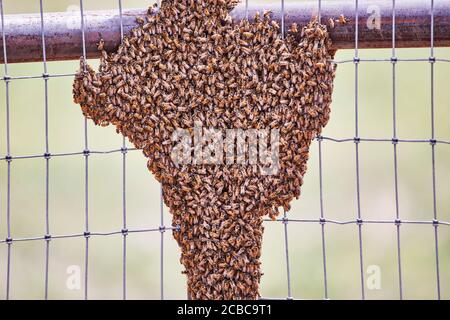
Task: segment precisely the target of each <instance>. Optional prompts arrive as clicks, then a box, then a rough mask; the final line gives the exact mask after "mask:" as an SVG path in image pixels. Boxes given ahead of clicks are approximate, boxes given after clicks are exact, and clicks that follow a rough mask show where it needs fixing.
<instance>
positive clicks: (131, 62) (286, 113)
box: [73, 0, 335, 299]
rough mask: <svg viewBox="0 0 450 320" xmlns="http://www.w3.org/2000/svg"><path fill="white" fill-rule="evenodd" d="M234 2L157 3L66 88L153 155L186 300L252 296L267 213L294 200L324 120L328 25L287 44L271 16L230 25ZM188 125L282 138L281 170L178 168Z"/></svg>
mask: <svg viewBox="0 0 450 320" xmlns="http://www.w3.org/2000/svg"><path fill="white" fill-rule="evenodd" d="M237 2H238V1H237V0H201V1H200V0H196V1H194V0H166V1H163V2H162V5H161V8H160V9H159V11H157V12H155V11H154V9H153V8H150V9H149V11H148V15H147V18H146V19H144V20H141V21H138V22H139V24H140V26H139V27H137V28H135V29H134V30H133V31H132V34H130V35H129V36H127V37H125V38H124V39H123V44H122V45H121V46H120V47H119V48H118V50H117V52H115V53H112V54H107V53H106V52H105V51H103V57H102V59H101V63H100V70H99V72H98V73H96V72H95V71H94V70H93V69H92V68H91V67H90V66H88V65H86V64H85V62H84V61H83V60H82V61H81V70H80V71H79V72H78V74H77V75H76V77H75V82H74V86H73V94H74V101H75V102H76V103H78V104H80V105H81V109H82V111H83V114H84V115H85V116H86V117H87V118H89V119H92V120H93V121H94V122H95V124H97V125H101V126H107V125H109V124H113V125H115V126H116V128H117V132H118V133H121V134H123V135H124V136H125V137H127V138H128V139H129V140H130V141H131V142H132V143H133V144H134V145H135V146H136V148H139V149H142V150H143V152H144V155H145V156H146V157H147V158H148V169H149V170H150V171H151V172H152V173H153V174H154V175H155V177H156V179H157V180H158V181H159V182H160V183H161V184H162V187H163V196H164V202H165V204H166V205H167V206H168V207H169V209H170V212H171V214H172V216H173V221H172V223H173V226H178V227H179V229H178V230H177V231H174V237H175V239H176V241H177V242H178V244H179V246H180V247H181V260H180V261H181V263H182V264H183V265H184V267H185V271H184V273H185V274H186V275H187V282H188V295H189V297H190V298H192V299H257V298H259V290H258V287H259V282H260V278H261V275H262V273H261V268H260V261H259V258H260V255H261V243H262V235H263V225H262V219H263V216H266V215H268V216H270V217H271V218H275V217H276V216H277V215H278V210H279V208H283V209H284V210H289V208H290V202H291V201H292V200H293V199H294V198H298V197H299V196H300V187H301V185H302V183H303V176H304V174H305V172H306V162H307V160H308V153H309V146H310V144H311V141H312V140H313V139H314V138H315V137H316V136H317V135H318V134H320V132H321V130H322V128H323V127H324V126H325V125H326V123H327V122H328V119H329V114H330V108H329V106H330V103H331V94H332V90H333V79H334V74H335V66H334V65H333V63H332V59H333V56H334V51H332V50H331V41H330V39H329V36H328V32H327V28H326V26H324V25H321V24H319V23H318V22H317V21H312V22H310V23H309V24H308V25H307V26H305V27H304V28H301V29H299V30H297V26H296V25H293V26H292V27H291V29H290V32H289V33H287V35H286V38H285V39H282V37H281V30H280V26H279V25H278V23H277V22H276V21H272V20H271V18H270V13H268V12H266V13H264V14H262V15H259V14H257V15H256V16H255V17H254V19H252V20H251V21H247V20H244V21H241V22H236V23H233V21H232V19H231V17H230V15H229V12H230V11H231V10H232V9H233V8H234V7H235V5H236V4H237ZM298 33H300V36H301V37H300V39H301V41H298V40H295V39H296V37H295V36H296V35H297V36H298ZM297 38H298V37H297ZM100 49H101V47H100ZM195 123H201V124H202V126H203V127H207V128H219V129H223V130H225V129H231V128H236V129H261V128H266V129H279V132H280V140H279V159H280V165H279V171H278V173H277V174H276V175H262V174H261V168H260V167H259V166H258V165H255V164H249V163H247V164H245V165H242V164H231V165H227V164H223V165H210V164H203V165H193V164H184V165H178V166H177V165H175V164H174V163H173V162H172V160H171V151H172V148H173V146H174V144H175V142H174V141H172V134H173V133H174V131H176V130H177V129H179V128H181V129H187V130H190V131H192V128H194V126H195Z"/></svg>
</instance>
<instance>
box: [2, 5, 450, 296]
mask: <svg viewBox="0 0 450 320" xmlns="http://www.w3.org/2000/svg"><path fill="white" fill-rule="evenodd" d="M117 1H118V6H119V16H120V33H121V38H122V39H123V36H124V30H123V21H122V0H117ZM351 1H354V4H355V20H356V21H355V49H354V57H353V59H351V60H340V61H336V60H335V61H333V62H334V63H335V64H336V65H339V64H346V63H353V64H354V72H355V83H354V87H355V96H354V110H355V131H354V132H355V135H354V137H351V138H344V139H337V138H333V137H327V136H322V135H320V136H318V137H317V138H316V140H317V142H318V143H317V144H318V162H319V163H318V167H319V201H320V217H319V218H318V219H289V218H288V216H287V214H288V213H287V212H284V213H283V216H282V218H279V219H276V220H270V219H264V222H272V221H274V222H281V223H282V224H283V225H284V244H285V264H286V275H287V278H286V281H287V296H286V297H285V298H281V299H288V300H290V299H293V297H292V291H291V272H290V262H289V245H288V238H289V236H288V224H289V223H319V224H320V226H321V241H322V261H323V298H324V299H329V294H328V281H327V279H328V278H327V262H326V261H327V260H326V257H327V254H326V241H325V239H326V237H325V235H326V233H325V226H326V225H327V224H334V225H349V224H354V225H355V226H356V227H357V233H358V241H359V264H360V268H359V269H360V282H361V299H365V290H364V257H363V241H362V234H363V225H364V224H391V225H395V226H396V236H397V237H396V238H397V241H396V247H397V265H398V290H399V299H403V281H402V280H403V278H402V260H401V241H400V233H401V232H400V231H401V225H402V224H416V225H431V226H432V227H433V228H434V240H435V241H434V242H435V243H434V246H435V266H436V292H437V299H441V286H440V270H439V246H438V226H446V227H450V222H448V221H442V220H439V219H438V213H437V206H436V193H437V192H436V166H435V148H436V145H438V144H439V145H450V141H447V140H437V139H436V137H435V117H434V65H435V63H436V62H450V59H443V58H436V57H434V0H429V1H430V19H431V39H430V56H429V57H428V58H414V59H400V58H397V57H396V39H395V31H396V21H395V17H396V16H395V14H396V10H395V9H396V6H395V3H396V2H395V0H392V48H391V50H392V56H391V58H390V59H362V58H360V57H359V50H358V35H359V30H358V21H359V16H358V9H359V3H358V0H351ZM248 2H249V0H245V17H246V18H247V19H248ZM79 4H80V15H81V30H80V31H81V34H82V41H83V52H82V55H83V57H84V58H85V59H86V43H85V22H84V9H83V0H80V2H79ZM157 4H158V7H159V6H160V1H157ZM39 5H40V6H39V7H40V16H41V37H42V52H43V61H42V63H43V73H42V75H26V76H16V77H11V76H8V60H7V48H6V36H5V30H4V11H3V0H0V14H1V26H2V40H3V56H4V61H5V63H4V76H3V77H2V78H0V79H1V80H3V81H4V82H5V90H6V101H5V107H6V155H5V156H4V157H0V161H5V162H6V164H7V190H6V191H7V194H6V226H7V238H6V239H4V240H0V244H5V245H6V246H7V261H6V299H9V298H10V275H11V268H10V267H11V250H12V244H13V243H15V242H27V241H39V240H43V241H45V244H46V245H45V269H44V270H45V275H44V281H45V292H44V298H45V299H48V282H49V260H50V249H51V246H50V243H51V240H54V239H67V238H85V260H84V262H85V264H84V299H88V293H89V291H88V288H89V286H88V284H89V281H88V280H89V273H88V270H89V239H90V238H91V237H99V236H111V235H118V234H121V235H122V236H123V248H122V253H123V255H122V297H123V299H126V298H127V275H126V267H127V236H128V235H129V234H134V233H150V232H159V233H160V298H161V299H164V233H165V231H166V230H174V231H177V230H178V226H174V227H173V226H165V223H164V203H163V191H162V188H161V193H160V226H158V227H154V228H142V229H128V228H127V206H126V200H127V197H126V181H127V178H126V172H127V171H126V160H127V158H126V156H127V153H128V152H131V151H136V150H137V149H136V148H128V147H127V146H126V140H125V138H123V142H122V145H121V147H120V148H117V149H112V150H106V151H102V150H90V149H89V144H88V142H89V139H88V127H87V119H85V120H84V132H83V135H84V150H82V151H75V152H65V153H50V148H49V134H48V81H49V79H51V78H58V77H73V76H74V75H75V74H74V73H66V74H49V73H48V72H47V60H46V46H45V21H44V14H43V12H44V10H43V0H39ZM280 5H281V12H282V16H281V30H282V37H283V38H284V36H285V13H284V10H285V1H284V0H280ZM321 8H322V1H321V0H317V17H318V19H319V21H321ZM400 61H401V62H429V63H430V91H431V101H430V113H431V133H430V138H429V139H399V138H398V137H397V126H396V125H397V116H396V113H397V112H396V65H397V62H400ZM361 62H390V63H391V64H392V120H393V128H392V137H390V138H364V137H360V135H359V119H358V74H359V72H358V66H359V64H360V63H361ZM85 71H86V70H85ZM38 78H41V79H43V81H44V90H45V104H44V106H45V109H44V114H45V152H44V154H33V155H19V156H15V155H12V154H11V152H10V149H11V148H10V146H11V142H10V100H9V84H10V82H11V81H12V80H25V79H38ZM324 141H328V142H334V143H347V142H348V143H354V146H355V170H356V181H355V183H356V203H357V208H356V209H357V211H356V212H357V216H356V218H355V219H353V220H346V221H338V220H331V219H327V218H326V217H325V210H324V205H323V198H324V197H323V163H322V148H323V147H322V144H323V142H324ZM362 142H390V143H392V145H393V167H394V190H395V216H394V217H393V219H391V220H366V219H363V216H362V213H361V200H360V198H361V197H360V168H359V145H360V143H362ZM399 143H422V144H423V143H429V144H430V145H431V164H432V181H431V185H432V192H433V216H432V219H430V220H402V219H401V217H400V213H399V212H400V209H399V197H398V168H397V146H398V144H399ZM115 153H122V229H121V230H115V231H110V232H95V231H91V230H90V228H89V209H88V204H89V156H91V155H108V154H115ZM78 155H82V156H83V157H84V159H85V170H84V171H85V190H84V191H85V195H84V198H85V211H84V217H85V229H84V231H83V232H80V233H74V234H62V235H53V234H51V231H50V214H49V184H50V181H49V171H50V160H51V158H53V157H70V156H78ZM35 158H43V159H44V160H45V164H46V166H45V234H44V235H43V236H35V237H24V238H13V237H12V234H11V210H10V200H11V171H12V170H11V163H12V161H13V160H20V159H35ZM263 299H270V298H263Z"/></svg>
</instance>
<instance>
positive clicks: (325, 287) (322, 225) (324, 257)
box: [317, 137, 328, 300]
mask: <svg viewBox="0 0 450 320" xmlns="http://www.w3.org/2000/svg"><path fill="white" fill-rule="evenodd" d="M317 140H318V145H319V200H320V228H321V236H322V263H323V290H324V299H325V300H328V278H327V254H326V242H325V215H324V209H323V168H322V137H318V139H317Z"/></svg>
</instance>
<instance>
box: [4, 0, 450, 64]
mask: <svg viewBox="0 0 450 320" xmlns="http://www.w3.org/2000/svg"><path fill="white" fill-rule="evenodd" d="M253 2H254V3H253V4H252V1H250V5H249V7H248V14H249V17H252V16H253V15H254V14H255V13H256V12H257V11H260V12H261V11H263V10H265V9H266V10H271V11H272V12H273V18H274V19H275V20H278V21H280V20H281V5H280V2H279V1H275V0H274V2H273V3H269V4H265V5H264V4H256V2H257V1H253ZM318 8H319V6H318V1H308V2H288V3H286V4H285V24H286V27H287V28H289V26H290V25H291V24H292V23H294V22H296V23H297V24H298V25H299V26H304V25H305V24H306V23H308V22H309V21H310V20H311V18H312V17H315V16H317V15H318ZM430 8H431V2H430V1H426V0H408V1H398V2H397V3H396V32H395V35H396V46H397V47H399V48H402V47H403V48H404V47H429V46H430V44H431V11H430ZM341 14H342V15H343V16H344V17H346V20H347V23H345V24H343V23H340V22H335V27H334V29H330V35H331V39H332V40H333V45H334V48H335V49H351V48H354V45H355V2H354V1H352V0H348V1H344V0H340V1H322V2H321V12H320V16H321V21H322V23H328V22H329V19H333V20H337V19H338V18H339V16H340V15H341ZM145 15H146V10H145V9H129V10H123V14H122V19H123V30H124V33H125V34H127V33H128V32H129V31H130V30H131V29H132V28H134V27H136V26H137V23H136V16H141V17H145ZM231 15H232V16H233V18H234V19H235V21H239V20H240V19H244V18H245V15H246V11H245V1H243V2H242V3H241V4H239V5H238V7H236V8H235V9H234V10H233V11H232V13H231ZM358 15H359V19H358V20H359V23H358V29H359V34H358V47H359V48H390V47H391V46H392V0H359V4H358ZM377 17H380V20H379V22H380V24H379V28H378V25H377V21H378V20H377ZM80 20H81V19H80V14H79V13H77V12H58V13H46V14H44V28H45V45H46V58H47V61H55V60H73V59H79V57H80V56H81V55H82V52H83V49H82V37H81V30H80V24H81V23H80ZM4 32H5V37H6V52H7V56H8V63H14V62H32V61H42V51H43V50H42V35H41V17H40V14H22V15H17V14H16V15H5V17H4ZM85 37H86V53H87V56H88V58H97V57H98V56H99V52H98V50H97V43H98V42H99V40H100V39H101V38H102V39H103V40H104V41H105V49H106V50H107V51H108V52H111V51H114V50H115V49H116V48H117V46H118V45H119V44H120V41H121V38H120V16H119V12H118V11H87V12H85ZM434 46H436V47H439V46H440V47H442V46H450V0H440V1H437V2H436V3H435V4H434ZM0 52H3V43H0ZM3 62H4V57H3V55H0V63H3Z"/></svg>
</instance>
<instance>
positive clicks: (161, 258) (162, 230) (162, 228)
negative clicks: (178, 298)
mask: <svg viewBox="0 0 450 320" xmlns="http://www.w3.org/2000/svg"><path fill="white" fill-rule="evenodd" d="M163 192H164V191H163V188H162V185H161V187H160V202H159V208H160V219H161V220H160V223H161V224H160V227H159V231H160V256H159V263H160V265H159V278H160V279H159V283H160V297H161V300H164V233H165V231H166V227H165V226H164V193H163Z"/></svg>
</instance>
